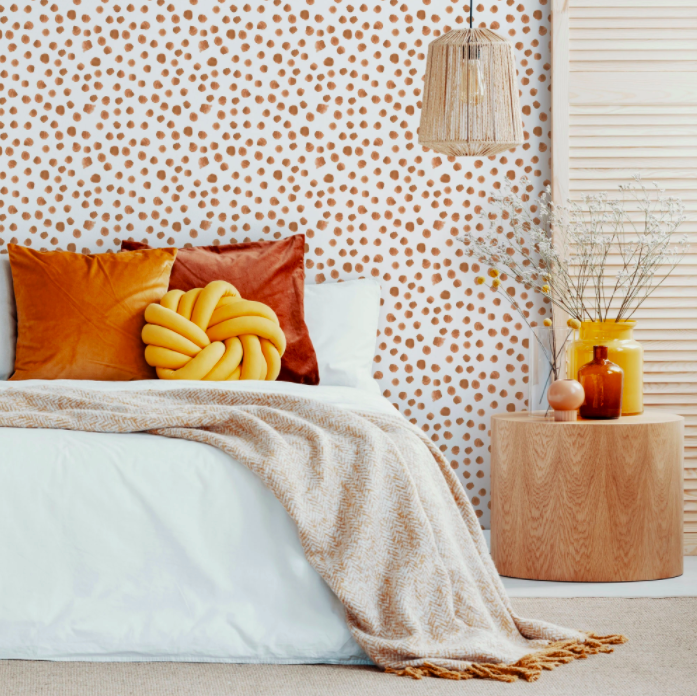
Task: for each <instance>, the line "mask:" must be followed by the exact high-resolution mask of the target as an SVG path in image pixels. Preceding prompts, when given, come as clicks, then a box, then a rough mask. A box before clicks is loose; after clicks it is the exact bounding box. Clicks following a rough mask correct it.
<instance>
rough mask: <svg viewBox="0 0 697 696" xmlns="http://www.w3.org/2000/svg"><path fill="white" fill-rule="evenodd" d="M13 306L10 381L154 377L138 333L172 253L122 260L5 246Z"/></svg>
mask: <svg viewBox="0 0 697 696" xmlns="http://www.w3.org/2000/svg"><path fill="white" fill-rule="evenodd" d="M9 255H10V266H11V269H12V282H13V285H14V292H15V300H16V303H17V353H16V357H15V372H14V374H13V375H12V377H11V378H10V379H13V380H20V379H93V380H108V381H127V380H133V379H154V378H156V376H157V375H156V374H155V370H154V369H153V368H152V367H150V366H149V365H148V364H147V363H146V362H145V356H144V354H143V342H142V340H141V337H140V334H141V331H142V329H143V326H144V324H145V318H144V316H143V314H144V312H145V308H146V307H147V306H148V305H149V304H150V303H151V302H159V300H160V299H161V298H162V296H163V295H164V294H165V293H166V292H167V286H168V284H169V274H170V272H171V270H172V264H173V263H174V259H175V257H176V255H177V251H176V249H156V250H153V251H132V252H128V253H126V254H89V255H88V254H74V253H72V252H68V251H45V252H44V251H35V250H34V249H29V248H27V247H21V246H17V245H15V244H10V245H9Z"/></svg>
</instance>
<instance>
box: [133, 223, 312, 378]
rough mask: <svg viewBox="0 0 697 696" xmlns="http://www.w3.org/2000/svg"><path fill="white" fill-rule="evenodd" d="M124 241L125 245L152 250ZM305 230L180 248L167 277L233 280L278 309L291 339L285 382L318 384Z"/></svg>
mask: <svg viewBox="0 0 697 696" xmlns="http://www.w3.org/2000/svg"><path fill="white" fill-rule="evenodd" d="M150 248H151V247H149V246H148V245H147V244H143V243H142V242H134V241H123V242H121V249H122V250H127V251H132V250H135V249H150ZM304 264H305V235H303V234H295V235H292V236H290V237H286V238H285V239H279V240H277V241H269V240H266V239H264V240H260V241H257V242H243V243H241V244H220V245H219V246H205V247H193V248H184V249H180V250H179V253H178V254H177V260H176V261H175V262H174V268H172V275H171V277H170V280H169V289H170V290H184V292H187V291H189V290H193V289H194V288H202V287H205V286H206V285H208V283H210V282H211V281H213V280H225V281H227V282H228V283H230V284H231V285H234V286H235V287H236V288H237V289H238V290H239V292H240V295H242V297H244V298H245V299H246V300H254V301H255V302H261V303H263V304H265V305H267V306H268V307H271V309H272V310H273V311H274V312H275V313H276V315H277V316H278V320H279V322H280V324H281V328H282V329H283V333H284V334H285V336H286V339H287V341H288V346H287V348H286V352H285V353H284V355H283V360H282V361H281V373H280V375H279V376H278V379H279V380H280V381H282V382H299V383H300V384H319V367H318V366H317V356H316V354H315V349H314V346H313V345H312V340H311V339H310V332H309V330H308V328H307V325H306V324H305V266H304Z"/></svg>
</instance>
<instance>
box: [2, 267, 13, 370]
mask: <svg viewBox="0 0 697 696" xmlns="http://www.w3.org/2000/svg"><path fill="white" fill-rule="evenodd" d="M16 342H17V314H16V310H15V294H14V290H13V288H12V272H11V271H10V257H9V256H8V255H7V254H3V255H2V256H0V379H7V378H8V377H9V376H10V375H11V374H12V373H13V372H14V369H15V344H16Z"/></svg>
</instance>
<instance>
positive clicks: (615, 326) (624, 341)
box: [566, 319, 644, 416]
mask: <svg viewBox="0 0 697 696" xmlns="http://www.w3.org/2000/svg"><path fill="white" fill-rule="evenodd" d="M635 325H636V322H635V321H631V320H630V321H615V320H614V319H610V320H608V321H584V322H581V329H580V332H579V337H578V339H577V340H575V341H574V342H573V343H571V344H570V345H569V348H568V353H567V360H566V368H567V373H568V377H569V379H578V371H579V369H580V368H581V367H583V366H584V365H585V364H586V363H589V362H590V361H591V360H593V346H607V353H608V356H607V357H608V359H609V360H610V361H611V362H614V363H615V364H617V365H619V366H620V367H621V368H622V370H623V372H624V388H623V391H622V415H623V416H635V415H637V414H639V413H643V412H644V348H643V346H642V345H641V343H639V342H638V341H635V340H634V336H633V331H634V326H635Z"/></svg>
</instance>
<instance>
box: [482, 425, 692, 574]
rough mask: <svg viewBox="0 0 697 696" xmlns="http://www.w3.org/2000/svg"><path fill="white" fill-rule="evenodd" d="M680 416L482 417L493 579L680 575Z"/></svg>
mask: <svg viewBox="0 0 697 696" xmlns="http://www.w3.org/2000/svg"><path fill="white" fill-rule="evenodd" d="M682 465H683V418H682V417H680V416H674V415H672V414H667V413H663V412H660V411H647V412H645V413H644V414H642V415H640V416H630V417H626V418H620V419H618V420H614V421H582V420H579V421H575V422H567V423H556V422H554V421H549V420H545V419H542V418H533V417H531V416H528V415H527V414H520V413H518V414H506V415H495V416H493V417H492V451H491V553H492V556H493V559H494V562H495V564H496V567H497V568H498V570H499V572H500V573H501V574H502V575H506V576H510V577H517V578H529V579H534V580H557V581H576V582H614V581H630V580H656V579H659V578H669V577H675V576H677V575H681V574H682V572H683V468H682Z"/></svg>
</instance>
